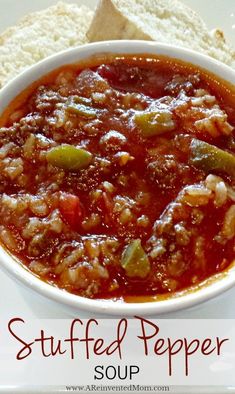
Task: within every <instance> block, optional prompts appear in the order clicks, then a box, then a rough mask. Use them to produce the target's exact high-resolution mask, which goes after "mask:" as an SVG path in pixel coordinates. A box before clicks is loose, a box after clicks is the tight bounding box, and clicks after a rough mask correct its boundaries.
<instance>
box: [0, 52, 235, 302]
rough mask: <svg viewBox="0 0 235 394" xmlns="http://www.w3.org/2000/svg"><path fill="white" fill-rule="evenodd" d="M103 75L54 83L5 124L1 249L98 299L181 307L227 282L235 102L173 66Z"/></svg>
mask: <svg viewBox="0 0 235 394" xmlns="http://www.w3.org/2000/svg"><path fill="white" fill-rule="evenodd" d="M96 63H97V62H96ZM96 63H95V62H94V63H90V64H88V65H87V66H86V65H83V66H81V65H71V66H66V67H63V68H61V69H59V70H57V71H56V72H53V73H52V74H51V75H49V76H47V77H46V78H43V79H41V80H40V81H38V82H37V83H36V84H34V86H33V87H30V88H29V89H28V90H27V91H26V92H24V94H23V95H21V96H19V97H18V98H17V100H15V102H14V103H12V104H11V105H10V107H9V108H8V109H7V111H6V113H5V114H4V115H3V116H2V120H1V128H0V136H1V139H0V242H1V243H2V245H4V246H5V247H6V248H7V249H8V250H9V251H10V252H12V253H13V254H14V255H15V256H17V257H18V258H19V259H20V261H22V262H23V263H24V264H25V265H26V266H27V267H28V269H29V270H31V271H32V272H33V273H34V274H36V275H37V276H39V277H40V278H41V279H43V280H45V281H48V282H50V283H52V284H54V285H56V286H58V287H60V288H62V289H66V290H67V291H69V292H72V293H74V294H79V295H82V296H84V297H89V298H120V297H123V298H124V299H125V297H129V296H134V297H136V296H151V295H160V294H169V293H174V292H176V291H178V290H182V289H185V288H188V287H190V286H192V285H197V284H198V283H200V282H202V281H203V280H204V279H206V278H208V277H210V276H212V275H214V274H216V273H218V272H221V271H223V270H225V269H226V268H227V267H228V266H229V265H230V264H231V263H232V261H233V259H234V256H235V182H234V178H235V155H234V153H235V138H234V127H235V93H234V91H233V88H232V87H229V86H226V85H225V84H223V83H222V82H221V81H218V80H215V79H214V77H213V76H212V75H209V74H206V73H205V72H204V71H202V70H200V69H197V68H196V67H193V66H191V65H187V64H184V63H180V62H177V61H173V60H170V59H167V58H164V57H162V58H148V57H145V56H141V57H137V56H132V57H122V56H120V57H115V56H110V57H106V58H103V60H102V61H100V62H99V64H96Z"/></svg>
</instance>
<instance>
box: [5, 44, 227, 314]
mask: <svg viewBox="0 0 235 394" xmlns="http://www.w3.org/2000/svg"><path fill="white" fill-rule="evenodd" d="M100 54H123V55H137V54H149V55H154V56H156V55H163V56H167V57H169V58H172V59H178V60H181V61H183V62H186V63H191V64H193V65H195V66H197V67H199V68H201V69H203V70H205V71H209V72H210V73H212V74H214V75H215V76H217V77H218V78H219V79H220V80H221V79H222V80H224V81H225V82H229V83H231V84H235V70H233V69H232V68H230V67H229V66H227V65H225V64H223V63H221V62H219V61H218V60H215V59H213V58H211V57H209V56H207V55H204V54H201V53H199V52H196V51H192V50H189V49H186V48H181V47H177V46H173V45H169V44H161V43H156V42H153V41H142V40H116V41H103V42H95V43H90V44H85V45H82V46H78V47H75V48H72V49H67V50H65V51H62V52H59V53H57V54H55V55H52V56H49V57H47V58H46V59H44V60H42V61H40V62H38V63H36V64H34V65H32V66H31V67H29V68H27V69H26V70H25V71H23V72H22V73H21V74H19V75H18V76H17V77H15V78H14V79H12V80H11V81H10V82H8V83H7V84H6V85H5V86H4V87H3V88H2V89H1V90H0V116H1V114H2V113H3V111H4V109H5V108H6V107H7V105H8V104H9V103H10V102H11V101H12V100H13V99H14V98H15V97H16V96H17V95H18V94H19V93H21V92H22V91H23V90H25V89H26V88H27V87H28V86H30V85H31V84H32V83H33V82H35V81H37V80H38V79H40V78H41V77H42V76H44V75H46V74H48V73H49V72H51V71H53V70H56V69H57V68H59V67H61V66H63V65H67V64H73V63H78V64H79V62H80V61H81V60H84V59H89V58H90V57H91V56H93V55H100ZM0 261H1V266H2V268H3V269H4V271H5V272H7V273H8V274H9V275H10V276H11V277H13V278H14V279H16V280H18V281H20V282H21V283H22V284H24V285H26V287H28V288H30V289H32V290H34V291H36V292H37V293H39V294H41V295H42V296H44V297H46V298H49V299H51V300H53V301H56V302H57V303H60V304H63V305H65V306H68V307H70V308H72V309H73V310H76V311H78V310H79V309H81V310H86V311H88V312H95V313H101V314H105V315H110V316H117V315H122V316H134V315H136V314H141V315H153V314H154V315H162V314H165V313H169V312H176V311H179V310H182V309H186V308H189V307H192V306H195V305H199V304H200V303H202V302H204V301H207V300H209V299H211V298H215V297H216V296H218V295H220V294H221V293H224V292H225V291H227V290H228V289H230V288H231V287H232V286H234V284H235V274H234V271H235V267H234V266H231V268H230V269H229V270H227V271H226V273H225V274H224V275H223V277H222V278H220V279H218V280H214V281H213V280H212V281H208V284H206V285H205V286H202V287H201V288H200V286H199V288H198V289H197V290H195V291H192V292H191V291H188V292H186V293H185V294H182V295H180V296H178V297H177V296H176V297H174V296H173V297H171V298H166V299H164V300H156V301H151V302H137V303H136V302H135V303H129V302H128V303H127V302H123V301H115V300H112V299H110V300H103V299H97V300H96V299H88V298H85V297H81V296H78V295H74V294H71V293H69V292H67V291H65V290H63V289H59V288H58V287H55V286H53V285H51V284H48V283H46V282H43V281H42V280H41V279H39V278H38V277H37V276H35V275H34V274H33V273H31V272H30V271H28V270H27V268H25V267H24V265H23V264H22V263H20V262H19V260H18V259H16V258H15V257H14V256H13V255H11V254H10V253H9V252H8V251H6V250H5V249H4V248H3V247H2V246H0ZM209 279H210V278H209Z"/></svg>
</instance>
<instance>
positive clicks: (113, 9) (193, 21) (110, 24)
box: [87, 0, 235, 68]
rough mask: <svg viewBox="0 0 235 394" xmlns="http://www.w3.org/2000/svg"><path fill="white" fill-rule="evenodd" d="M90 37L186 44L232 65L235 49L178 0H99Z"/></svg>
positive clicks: (91, 39) (101, 39)
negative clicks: (209, 29)
mask: <svg viewBox="0 0 235 394" xmlns="http://www.w3.org/2000/svg"><path fill="white" fill-rule="evenodd" d="M87 37H88V39H89V41H103V40H117V39H139V40H154V41H158V42H163V43H170V44H174V45H177V46H181V47H182V46H183V47H188V48H190V49H194V50H196V51H199V52H202V53H205V54H207V55H209V56H212V57H214V58H215V59H218V60H220V61H222V62H224V63H226V64H228V65H229V66H231V67H234V68H235V51H234V50H233V49H232V48H231V47H230V46H229V45H228V44H227V43H226V41H225V39H224V37H223V33H222V32H221V31H220V30H215V31H213V32H209V31H208V29H207V27H206V25H205V23H204V22H203V20H202V19H201V18H200V17H199V15H198V14H196V13H195V12H194V11H193V10H191V9H190V8H188V7H187V6H186V5H184V4H183V3H181V2H180V1H178V0H131V1H129V0H100V2H99V4H98V7H97V9H96V12H95V16H94V19H93V21H92V23H91V26H90V29H89V30H88V33H87Z"/></svg>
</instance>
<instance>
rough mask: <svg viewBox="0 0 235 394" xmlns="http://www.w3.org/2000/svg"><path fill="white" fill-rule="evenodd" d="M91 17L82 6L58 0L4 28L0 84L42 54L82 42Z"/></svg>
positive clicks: (42, 55)
mask: <svg viewBox="0 0 235 394" xmlns="http://www.w3.org/2000/svg"><path fill="white" fill-rule="evenodd" d="M92 16H93V12H92V11H91V10H90V9H89V8H87V7H86V6H82V7H79V6H77V5H76V4H67V3H62V2H60V3H58V4H57V5H55V6H52V7H50V8H47V9H45V10H43V11H39V12H35V13H32V14H29V15H27V16H26V17H24V18H23V19H22V20H21V21H20V22H19V23H18V25H16V26H14V27H11V28H9V29H8V30H6V31H5V32H4V33H3V34H2V35H1V36H0V87H1V86H3V85H4V84H5V83H6V82H7V81H9V80H10V79H11V78H13V77H15V76H16V75H17V74H19V73H20V72H21V71H23V70H24V69H25V68H27V67H28V66H30V65H32V64H34V63H37V62H38V61H40V60H42V59H44V58H45V57H47V56H50V55H52V54H53V53H56V52H59V51H62V50H64V49H67V48H71V47H74V46H76V45H80V44H84V43H86V42H87V38H86V32H87V29H88V27H89V25H90V22H91V19H92Z"/></svg>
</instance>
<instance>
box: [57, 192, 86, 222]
mask: <svg viewBox="0 0 235 394" xmlns="http://www.w3.org/2000/svg"><path fill="white" fill-rule="evenodd" d="M59 209H60V212H61V215H62V216H63V218H64V220H65V221H66V222H67V223H68V224H69V225H70V226H71V227H73V228H76V227H77V226H78V225H79V224H80V223H81V219H82V207H81V202H80V199H79V197H78V196H75V195H74V194H70V193H61V196H60V202H59Z"/></svg>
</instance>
